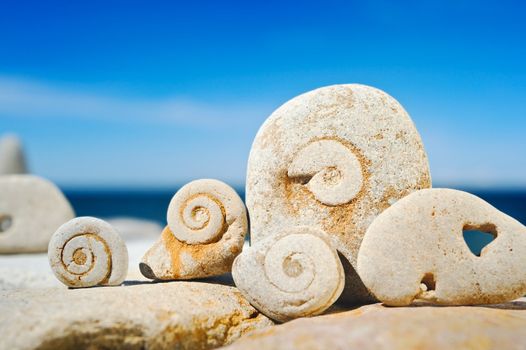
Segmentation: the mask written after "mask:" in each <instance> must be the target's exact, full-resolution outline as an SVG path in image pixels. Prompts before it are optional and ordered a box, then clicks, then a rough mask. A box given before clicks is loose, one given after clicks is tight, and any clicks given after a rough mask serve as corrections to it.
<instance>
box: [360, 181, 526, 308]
mask: <svg viewBox="0 0 526 350" xmlns="http://www.w3.org/2000/svg"><path fill="white" fill-rule="evenodd" d="M464 230H479V231H483V232H488V233H491V234H493V235H494V236H495V237H496V238H495V239H494V240H493V241H492V242H491V243H489V244H488V245H487V246H486V247H484V249H483V250H482V252H481V253H480V256H476V255H475V254H473V253H472V252H471V250H470V249H469V247H468V246H467V244H466V242H465V240H464V238H463V231H464ZM525 266H526V227H525V226H523V225H522V224H521V223H519V222H518V221H516V220H515V219H513V218H511V217H510V216H508V215H506V214H504V213H502V212H500V211H499V210H497V209H496V208H494V207H492V206H491V205H490V204H488V203H487V202H485V201H484V200H482V199H480V198H478V197H476V196H474V195H472V194H469V193H466V192H462V191H457V190H451V189H427V190H421V191H418V192H415V193H413V194H411V195H409V196H407V197H405V198H403V199H401V200H400V201H398V202H397V203H396V204H394V205H393V206H392V207H390V208H389V209H387V210H386V211H385V212H383V213H382V214H381V215H380V216H378V218H377V219H376V220H375V221H374V222H373V223H372V224H371V226H370V227H369V229H368V230H367V233H366V235H365V238H364V240H363V242H362V247H361V248H360V254H359V257H358V273H359V274H360V276H361V278H362V280H363V282H364V283H365V285H366V286H367V287H368V288H369V289H370V290H371V292H372V293H373V294H374V295H375V296H376V297H377V298H378V299H379V300H381V301H382V302H384V303H385V304H386V305H394V306H402V305H409V304H411V303H412V302H413V301H414V300H417V299H418V300H423V301H426V302H429V303H433V304H443V305H476V304H493V303H501V302H506V301H510V300H514V299H516V298H518V297H521V296H523V295H524V294H526V269H525V268H524V267H525Z"/></svg>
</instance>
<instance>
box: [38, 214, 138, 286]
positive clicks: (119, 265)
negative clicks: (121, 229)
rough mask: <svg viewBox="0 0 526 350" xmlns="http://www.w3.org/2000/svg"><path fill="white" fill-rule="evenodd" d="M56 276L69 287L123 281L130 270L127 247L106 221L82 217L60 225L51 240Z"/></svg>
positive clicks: (52, 261) (116, 283) (50, 248)
mask: <svg viewBox="0 0 526 350" xmlns="http://www.w3.org/2000/svg"><path fill="white" fill-rule="evenodd" d="M48 258H49V263H50V265H51V269H52V270H53V273H54V274H55V276H56V277H57V278H58V279H59V280H60V281H61V282H62V283H64V284H65V285H67V286H68V287H74V288H79V287H93V286H97V285H107V286H115V285H120V284H121V283H122V282H123V281H124V279H125V278H126V274H127V273H128V251H127V249H126V245H125V243H124V241H123V240H122V238H121V237H120V236H119V234H118V232H117V231H115V229H114V228H113V227H112V226H111V225H110V224H108V223H107V222H105V221H103V220H100V219H97V218H93V217H79V218H75V219H73V220H70V221H68V222H67V223H65V224H64V225H62V226H60V227H59V229H58V230H57V231H56V232H55V234H54V235H53V237H51V240H50V242H49V247H48Z"/></svg>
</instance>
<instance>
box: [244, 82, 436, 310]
mask: <svg viewBox="0 0 526 350" xmlns="http://www.w3.org/2000/svg"><path fill="white" fill-rule="evenodd" d="M430 186H431V178H430V175H429V165H428V160H427V155H426V153H425V151H424V147H423V145H422V141H421V139H420V136H419V134H418V132H417V130H416V128H415V126H414V124H413V122H412V121H411V118H410V117H409V115H408V114H407V112H406V111H405V110H404V109H403V107H402V106H401V105H400V104H399V103H398V102H397V101H396V100H395V99H394V98H392V97H391V96H389V95H387V94H386V93H384V92H382V91H380V90H378V89H375V88H372V87H369V86H364V85H358V84H349V85H333V86H328V87H323V88H320V89H316V90H313V91H310V92H307V93H305V94H303V95H300V96H297V97H295V98H293V99H292V100H290V101H288V102H287V103H285V104H284V105H282V106H281V107H280V108H278V109H277V110H276V111H275V112H274V113H273V114H272V115H271V116H270V117H269V118H268V119H267V120H266V121H265V123H264V124H263V125H262V126H261V128H260V130H259V131H258V133H257V135H256V138H255V140H254V143H253V145H252V149H251V151H250V156H249V160H248V171H247V184H246V202H247V208H248V211H249V213H250V226H251V227H250V237H251V240H252V242H254V243H257V242H258V241H260V240H263V239H265V238H266V237H268V236H271V235H273V234H276V233H278V232H281V230H282V229H283V228H285V227H294V226H308V227H311V228H313V229H319V230H322V231H324V232H326V233H327V234H329V236H330V237H331V240H332V242H333V245H334V247H336V249H337V250H338V251H339V252H340V253H341V255H342V256H343V257H344V258H345V260H347V261H346V262H345V261H344V267H345V268H346V276H347V278H346V282H345V289H346V290H345V291H344V295H345V297H346V299H347V300H348V301H354V302H360V301H361V302H363V301H371V300H374V298H372V296H371V295H370V294H369V293H368V291H367V289H366V288H365V287H364V286H363V283H361V281H360V279H359V277H358V275H357V273H356V271H355V269H356V259H357V255H358V249H359V247H360V243H361V241H362V238H363V235H364V234H365V230H366V229H367V227H368V226H369V224H370V223H371V222H372V221H373V220H374V218H375V217H376V216H377V215H378V214H380V213H381V212H382V211H383V210H385V209H386V208H388V207H389V206H390V205H391V204H393V203H395V202H396V201H397V200H398V199H400V198H402V197H404V196H406V195H407V194H409V193H411V192H413V191H415V190H418V189H422V188H428V187H430Z"/></svg>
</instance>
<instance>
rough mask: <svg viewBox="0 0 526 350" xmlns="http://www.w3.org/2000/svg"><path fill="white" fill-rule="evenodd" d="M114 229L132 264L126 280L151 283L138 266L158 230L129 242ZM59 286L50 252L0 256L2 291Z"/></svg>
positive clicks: (129, 265) (129, 266)
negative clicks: (144, 237) (143, 237)
mask: <svg viewBox="0 0 526 350" xmlns="http://www.w3.org/2000/svg"><path fill="white" fill-rule="evenodd" d="M108 222H110V221H108ZM140 226H142V225H140ZM140 226H139V227H140ZM139 227H138V228H139ZM115 229H117V230H118V231H119V233H120V234H121V237H122V238H123V239H125V242H126V248H127V250H128V261H129V263H128V275H127V276H126V281H130V283H136V282H137V281H149V280H148V279H147V278H146V277H144V276H143V275H142V274H141V272H140V271H139V263H140V262H141V259H142V257H143V255H144V252H145V251H146V250H148V248H150V247H151V246H152V244H153V243H154V242H155V240H156V239H157V238H158V236H159V231H158V232H157V234H156V236H155V237H148V238H147V239H137V238H136V237H133V236H132V237H131V239H129V238H130V236H128V237H126V236H124V234H122V232H121V231H120V230H119V229H118V228H117V227H115ZM131 281H133V282H131ZM60 286H64V285H63V284H62V282H60V281H59V280H58V279H57V278H56V277H55V274H54V273H53V271H51V268H50V267H49V259H48V255H47V252H46V253H28V254H3V255H0V290H1V289H4V290H5V289H10V290H12V289H33V288H35V289H36V288H50V287H60Z"/></svg>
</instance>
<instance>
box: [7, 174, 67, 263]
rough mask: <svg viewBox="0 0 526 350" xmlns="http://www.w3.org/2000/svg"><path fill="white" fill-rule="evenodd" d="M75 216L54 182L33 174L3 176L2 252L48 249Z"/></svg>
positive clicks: (41, 250)
mask: <svg viewBox="0 0 526 350" xmlns="http://www.w3.org/2000/svg"><path fill="white" fill-rule="evenodd" d="M74 216H75V214H74V212H73V209H72V208H71V205H70V204H69V202H68V200H67V199H66V198H65V197H64V195H63V194H62V192H61V191H60V190H59V189H58V188H57V187H56V186H55V185H54V184H52V183H51V182H49V181H47V180H45V179H42V178H39V177H36V176H32V175H6V176H1V177H0V253H32V252H45V251H46V250H47V247H48V243H49V239H50V238H51V236H52V235H53V233H54V232H55V231H56V229H57V228H58V227H59V226H60V225H62V224H63V223H64V222H66V221H68V220H70V219H72V218H73V217H74Z"/></svg>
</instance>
